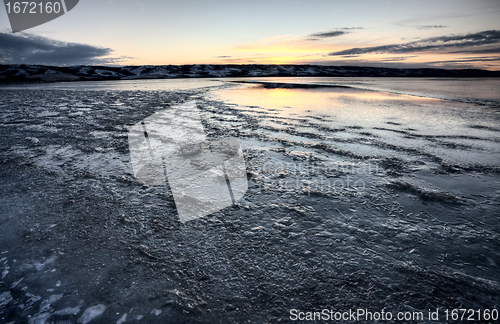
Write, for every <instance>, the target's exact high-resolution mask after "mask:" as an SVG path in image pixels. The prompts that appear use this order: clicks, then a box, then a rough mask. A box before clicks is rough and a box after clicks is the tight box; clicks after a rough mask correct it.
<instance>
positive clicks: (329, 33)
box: [308, 27, 365, 40]
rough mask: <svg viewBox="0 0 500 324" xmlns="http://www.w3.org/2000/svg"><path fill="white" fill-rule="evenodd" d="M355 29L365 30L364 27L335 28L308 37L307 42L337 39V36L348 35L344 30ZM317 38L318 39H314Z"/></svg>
mask: <svg viewBox="0 0 500 324" xmlns="http://www.w3.org/2000/svg"><path fill="white" fill-rule="evenodd" d="M356 29H365V28H364V27H342V28H335V29H334V30H330V31H326V32H319V33H314V34H311V35H309V36H308V37H312V38H309V40H319V39H322V38H330V37H337V36H342V35H345V34H349V33H350V32H349V31H346V30H356ZM315 37H318V38H315Z"/></svg>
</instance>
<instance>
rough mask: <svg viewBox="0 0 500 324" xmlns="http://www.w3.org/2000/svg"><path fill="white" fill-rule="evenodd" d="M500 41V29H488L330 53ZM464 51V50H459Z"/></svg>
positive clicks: (433, 48)
mask: <svg viewBox="0 0 500 324" xmlns="http://www.w3.org/2000/svg"><path fill="white" fill-rule="evenodd" d="M498 43H500V30H486V31H482V32H479V33H472V34H466V35H452V36H439V37H431V38H425V39H421V40H418V41H413V42H409V43H404V44H391V45H382V46H373V47H362V48H361V47H355V48H350V49H347V50H343V51H339V52H333V53H330V54H329V55H330V56H338V55H359V54H367V53H377V54H378V53H400V54H404V53H414V52H425V51H436V50H448V49H453V48H459V49H460V48H463V49H467V50H470V49H469V48H470V47H475V46H481V45H490V44H498ZM459 53H462V51H459Z"/></svg>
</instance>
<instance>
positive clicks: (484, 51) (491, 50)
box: [449, 47, 500, 54]
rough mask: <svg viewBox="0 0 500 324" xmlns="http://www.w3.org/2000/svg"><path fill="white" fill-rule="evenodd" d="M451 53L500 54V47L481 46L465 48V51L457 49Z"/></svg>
mask: <svg viewBox="0 0 500 324" xmlns="http://www.w3.org/2000/svg"><path fill="white" fill-rule="evenodd" d="M449 53H450V54H500V47H493V48H480V49H473V50H467V51H465V50H463V51H456V52H449Z"/></svg>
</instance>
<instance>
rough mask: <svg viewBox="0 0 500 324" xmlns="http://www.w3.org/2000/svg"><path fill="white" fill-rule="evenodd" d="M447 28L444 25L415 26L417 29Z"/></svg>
mask: <svg viewBox="0 0 500 324" xmlns="http://www.w3.org/2000/svg"><path fill="white" fill-rule="evenodd" d="M447 27H448V26H444V25H421V26H417V29H433V28H447Z"/></svg>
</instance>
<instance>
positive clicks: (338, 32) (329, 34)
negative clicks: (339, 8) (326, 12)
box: [309, 30, 349, 38]
mask: <svg viewBox="0 0 500 324" xmlns="http://www.w3.org/2000/svg"><path fill="white" fill-rule="evenodd" d="M348 33H349V32H346V31H342V30H332V31H327V32H321V33H314V34H311V35H309V36H311V37H320V38H329V37H337V36H341V35H344V34H348Z"/></svg>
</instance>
